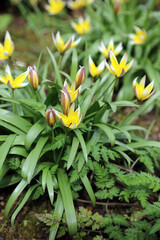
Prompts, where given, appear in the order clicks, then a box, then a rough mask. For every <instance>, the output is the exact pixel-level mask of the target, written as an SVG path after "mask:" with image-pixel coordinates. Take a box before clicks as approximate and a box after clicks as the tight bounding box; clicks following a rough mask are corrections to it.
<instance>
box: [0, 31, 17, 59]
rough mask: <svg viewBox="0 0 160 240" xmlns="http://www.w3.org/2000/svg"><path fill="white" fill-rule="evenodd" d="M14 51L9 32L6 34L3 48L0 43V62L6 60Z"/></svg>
mask: <svg viewBox="0 0 160 240" xmlns="http://www.w3.org/2000/svg"><path fill="white" fill-rule="evenodd" d="M13 50H14V43H13V42H12V40H11V36H10V34H9V32H8V31H7V32H6V35H5V38H4V46H3V45H2V44H1V43H0V60H5V59H8V58H9V57H10V56H11V55H12V53H13Z"/></svg>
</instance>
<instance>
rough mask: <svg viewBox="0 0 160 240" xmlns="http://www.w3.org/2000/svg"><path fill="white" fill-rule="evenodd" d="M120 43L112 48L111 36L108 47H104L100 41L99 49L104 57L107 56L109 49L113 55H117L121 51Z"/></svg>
mask: <svg viewBox="0 0 160 240" xmlns="http://www.w3.org/2000/svg"><path fill="white" fill-rule="evenodd" d="M122 49H123V47H122V43H119V44H118V46H117V47H116V48H114V42H113V38H111V40H110V42H109V44H108V47H107V48H106V47H105V45H104V43H103V41H101V46H99V51H100V52H101V53H102V54H103V55H104V56H105V57H106V58H109V51H110V50H111V51H112V52H113V53H114V55H115V56H117V55H118V54H119V53H120V52H121V51H122Z"/></svg>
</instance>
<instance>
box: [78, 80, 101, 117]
mask: <svg viewBox="0 0 160 240" xmlns="http://www.w3.org/2000/svg"><path fill="white" fill-rule="evenodd" d="M98 85H99V80H97V81H96V82H95V83H94V85H93V87H92V88H91V89H89V90H88V91H87V92H86V96H87V97H86V98H85V99H84V101H83V103H82V106H81V111H82V113H83V116H85V115H86V112H87V110H88V108H89V105H90V104H91V102H92V98H93V95H94V94H95V92H96V90H97V88H98Z"/></svg>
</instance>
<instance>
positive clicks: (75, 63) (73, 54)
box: [71, 48, 78, 81]
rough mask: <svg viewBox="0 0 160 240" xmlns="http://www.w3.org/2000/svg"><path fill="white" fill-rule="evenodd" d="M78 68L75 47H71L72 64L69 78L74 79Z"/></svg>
mask: <svg viewBox="0 0 160 240" xmlns="http://www.w3.org/2000/svg"><path fill="white" fill-rule="evenodd" d="M77 69H78V56H77V51H76V48H74V49H73V53H72V65H71V79H72V81H74V79H75V76H76V73H77Z"/></svg>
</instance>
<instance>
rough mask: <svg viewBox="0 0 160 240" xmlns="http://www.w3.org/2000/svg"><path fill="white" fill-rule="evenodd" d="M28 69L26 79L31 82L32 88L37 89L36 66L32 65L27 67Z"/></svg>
mask: <svg viewBox="0 0 160 240" xmlns="http://www.w3.org/2000/svg"><path fill="white" fill-rule="evenodd" d="M28 69H29V74H28V80H29V82H30V83H31V85H32V87H33V89H34V90H37V89H38V85H39V77H38V72H37V68H36V66H35V65H34V66H33V67H29V68H28Z"/></svg>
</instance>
